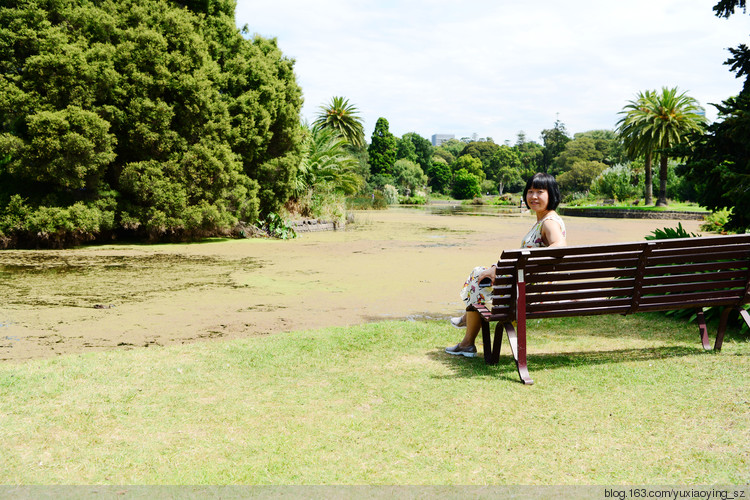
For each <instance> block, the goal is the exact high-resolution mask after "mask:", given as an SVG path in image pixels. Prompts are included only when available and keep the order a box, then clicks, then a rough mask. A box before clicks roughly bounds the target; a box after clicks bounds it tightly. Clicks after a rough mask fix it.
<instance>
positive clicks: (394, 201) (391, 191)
mask: <svg viewBox="0 0 750 500" xmlns="http://www.w3.org/2000/svg"><path fill="white" fill-rule="evenodd" d="M383 198H385V202H386V203H387V204H388V205H398V201H399V196H398V189H396V186H393V185H391V184H386V185H385V186H383Z"/></svg>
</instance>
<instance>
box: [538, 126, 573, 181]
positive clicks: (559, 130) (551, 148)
mask: <svg viewBox="0 0 750 500" xmlns="http://www.w3.org/2000/svg"><path fill="white" fill-rule="evenodd" d="M541 135H542V141H543V142H544V149H543V150H542V158H541V167H542V169H543V170H544V171H545V172H549V171H550V170H551V169H552V166H553V162H554V160H555V158H557V157H558V156H559V155H560V153H562V152H563V151H564V150H565V145H566V144H567V143H568V142H570V140H571V139H570V136H569V135H568V131H567V130H566V129H565V124H564V123H562V122H561V121H560V120H556V121H555V126H554V127H553V128H551V129H545V130H542V134H541Z"/></svg>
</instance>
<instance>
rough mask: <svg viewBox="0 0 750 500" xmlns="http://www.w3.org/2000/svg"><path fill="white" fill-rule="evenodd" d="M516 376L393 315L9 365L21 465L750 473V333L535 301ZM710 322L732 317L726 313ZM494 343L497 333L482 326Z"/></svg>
mask: <svg viewBox="0 0 750 500" xmlns="http://www.w3.org/2000/svg"><path fill="white" fill-rule="evenodd" d="M529 327H530V328H529V329H530V339H529V367H530V371H531V375H532V377H533V378H534V380H535V382H536V384H535V385H533V386H523V385H522V384H520V383H519V382H518V379H517V375H516V371H515V366H514V365H513V364H512V363H511V361H510V358H509V353H508V348H507V346H505V347H504V349H503V354H502V356H501V359H500V364H499V365H497V366H490V367H488V366H486V365H485V364H484V361H483V360H482V359H480V358H475V359H466V358H455V357H452V356H448V355H447V354H445V353H444V352H443V349H444V347H445V346H447V345H451V344H453V343H455V342H456V341H457V340H458V338H459V336H460V335H461V332H459V331H457V330H455V329H454V328H452V327H450V326H448V325H447V323H446V322H435V321H424V322H387V323H373V324H366V325H361V326H355V327H350V328H331V329H323V330H316V331H303V332H292V333H282V334H276V335H272V336H259V337H254V338H248V339H244V340H239V341H231V342H205V343H195V344H189V345H184V346H176V347H168V348H148V349H135V350H130V351H108V352H100V353H92V354H84V355H73V356H65V357H60V358H57V359H51V360H41V361H33V362H26V363H23V364H5V365H1V366H0V401H1V402H2V403H0V405H1V406H0V442H2V448H3V450H2V453H1V454H0V475H1V476H0V477H1V480H0V483H3V484H185V485H201V484H469V485H481V484H670V485H679V484H747V482H748V481H750V376H749V375H748V373H750V341H748V338H747V337H743V336H740V335H738V334H734V335H730V337H729V338H728V339H727V340H726V341H725V344H724V349H723V352H721V353H713V352H704V351H703V350H702V348H701V347H700V343H699V341H698V333H697V327H696V326H695V325H693V324H687V323H685V322H684V321H679V320H674V319H670V318H667V317H664V316H662V315H657V314H647V315H635V316H628V317H619V316H604V317H592V318H572V319H561V320H542V321H539V320H537V321H533V322H531V324H530V325H529ZM712 331H715V326H714V328H713V330H712ZM480 351H481V346H480Z"/></svg>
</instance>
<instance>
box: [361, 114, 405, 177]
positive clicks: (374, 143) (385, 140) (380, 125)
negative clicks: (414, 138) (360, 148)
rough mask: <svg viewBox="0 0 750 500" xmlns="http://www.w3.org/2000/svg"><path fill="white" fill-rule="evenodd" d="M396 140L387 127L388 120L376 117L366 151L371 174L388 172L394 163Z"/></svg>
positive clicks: (396, 148) (396, 149)
mask: <svg viewBox="0 0 750 500" xmlns="http://www.w3.org/2000/svg"><path fill="white" fill-rule="evenodd" d="M397 151H398V141H397V140H396V137H395V136H394V135H393V134H392V133H391V132H390V130H389V129H388V120H386V119H385V118H382V117H381V118H378V121H377V122H375V129H374V130H373V132H372V137H371V139H370V145H369V146H368V147H367V153H368V154H369V157H370V160H369V161H370V172H372V173H373V174H390V173H391V168H392V167H393V164H394V163H396V153H397Z"/></svg>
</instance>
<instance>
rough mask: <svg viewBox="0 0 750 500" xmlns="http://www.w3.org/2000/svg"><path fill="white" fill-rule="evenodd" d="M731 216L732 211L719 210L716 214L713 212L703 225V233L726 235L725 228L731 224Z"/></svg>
mask: <svg viewBox="0 0 750 500" xmlns="http://www.w3.org/2000/svg"><path fill="white" fill-rule="evenodd" d="M731 215H732V211H731V210H728V209H726V208H725V209H723V210H718V211H716V212H711V213H710V214H709V215H707V216H706V218H705V219H704V220H703V223H702V224H701V231H705V232H708V233H725V232H726V229H725V226H726V225H727V223H728V222H729V219H730V217H731Z"/></svg>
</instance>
